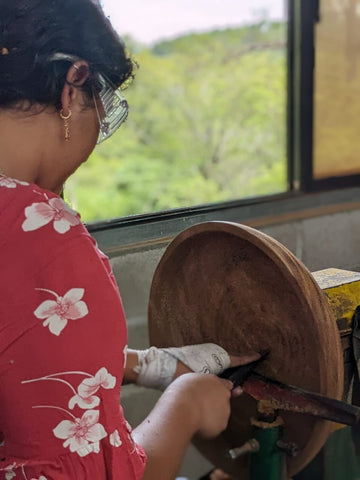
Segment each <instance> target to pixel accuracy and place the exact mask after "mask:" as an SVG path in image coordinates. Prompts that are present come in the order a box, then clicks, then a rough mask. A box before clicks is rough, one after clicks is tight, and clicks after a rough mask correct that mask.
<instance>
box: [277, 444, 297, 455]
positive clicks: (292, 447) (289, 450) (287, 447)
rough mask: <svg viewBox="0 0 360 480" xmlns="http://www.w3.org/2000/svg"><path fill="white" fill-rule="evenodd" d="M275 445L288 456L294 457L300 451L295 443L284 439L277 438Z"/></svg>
mask: <svg viewBox="0 0 360 480" xmlns="http://www.w3.org/2000/svg"><path fill="white" fill-rule="evenodd" d="M276 446H277V447H278V449H279V450H281V451H282V452H285V453H286V455H289V457H291V458H294V457H296V456H297V455H298V454H299V453H300V448H299V447H298V445H296V443H292V442H284V440H278V441H277V442H276Z"/></svg>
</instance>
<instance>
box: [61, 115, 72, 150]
mask: <svg viewBox="0 0 360 480" xmlns="http://www.w3.org/2000/svg"><path fill="white" fill-rule="evenodd" d="M59 115H60V118H61V120H64V128H65V140H66V141H67V142H68V141H69V140H70V129H69V122H68V120H69V118H71V115H72V112H71V110H70V108H69V113H68V114H67V115H64V111H63V109H61V110H60V113H59Z"/></svg>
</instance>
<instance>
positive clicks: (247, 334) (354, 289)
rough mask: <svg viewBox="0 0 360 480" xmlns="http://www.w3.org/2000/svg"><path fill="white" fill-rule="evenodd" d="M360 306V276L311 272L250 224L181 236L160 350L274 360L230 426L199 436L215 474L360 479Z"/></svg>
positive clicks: (157, 333)
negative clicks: (199, 348) (219, 349)
mask: <svg viewBox="0 0 360 480" xmlns="http://www.w3.org/2000/svg"><path fill="white" fill-rule="evenodd" d="M359 305H360V273H357V272H351V271H345V270H339V269H334V268H329V269H326V270H322V271H319V272H315V273H312V274H311V273H310V272H309V271H308V270H307V268H306V267H305V266H304V265H303V264H302V263H301V262H300V261H299V260H298V259H297V258H296V257H295V256H294V255H293V254H292V253H291V252H290V251H289V250H288V249H286V248H285V247H284V246H283V245H281V244H280V243H279V242H277V241H276V240H274V239H273V238H271V237H269V236H267V235H265V234H263V233H261V232H259V231H257V230H254V229H252V228H249V227H246V226H244V225H239V224H235V223H227V222H207V223H202V224H199V225H195V226H193V227H190V228H189V229H187V230H185V231H184V232H182V233H181V234H180V235H178V236H177V237H176V238H175V239H174V240H173V242H172V243H171V244H170V245H169V247H168V248H167V250H166V251H165V254H164V255H163V257H162V259H161V260H160V263H159V265H158V267H157V269H156V271H155V274H154V278H153V282H152V286H151V291H150V299H149V338H150V343H151V344H153V345H156V346H158V347H168V346H182V345H189V344H198V343H204V342H215V343H218V344H219V345H221V346H223V347H224V348H225V349H226V350H227V351H228V352H229V353H232V354H237V355H242V354H246V353H247V352H249V351H258V352H260V351H262V352H266V354H265V355H264V359H263V361H262V362H259V363H258V365H254V368H253V369H250V370H249V372H248V374H247V375H245V377H244V378H243V379H242V386H243V390H244V394H243V395H242V396H241V397H239V398H235V399H233V400H232V410H231V411H232V413H231V417H230V421H229V424H228V427H227V429H226V430H225V431H224V432H223V433H222V434H221V435H220V436H219V437H217V438H216V439H213V440H204V439H194V444H195V445H196V447H197V448H198V449H199V450H200V452H201V453H202V454H203V455H204V456H205V457H206V458H207V459H208V460H209V461H210V462H211V463H212V464H214V466H216V467H217V468H220V469H222V470H223V471H224V472H226V473H228V474H229V475H230V476H231V477H232V478H234V479H241V480H260V479H261V480H288V479H290V478H294V479H299V480H302V479H305V478H307V479H316V480H321V479H328V478H332V479H333V478H334V479H335V478H339V479H340V478H342V479H346V480H353V479H355V478H360V477H358V476H356V475H357V473H356V472H357V460H356V459H357V455H356V449H357V447H358V445H360V441H358V440H357V437H358V436H359V433H358V432H359V431H360V427H359V426H358V422H359V418H360V409H359V408H358V407H357V406H356V405H357V404H360V402H359V399H360V393H359V392H360V387H359V370H358V367H359V366H360V362H359V358H360V327H359V320H360V307H359ZM344 425H352V427H344ZM328 438H329V440H328V442H327V439H328ZM337 442H338V444H339V445H342V446H344V442H345V445H346V448H347V458H344V455H342V453H341V452H340V451H339V449H338V450H336V448H335V449H334V448H333V446H334V445H336V443H337ZM346 442H347V443H346ZM324 445H325V447H324ZM328 445H329V448H330V450H329V451H331V452H332V453H331V455H330V457H329V455H328V454H327V453H326V452H327V450H326V449H327V446H328ZM331 448H333V450H331ZM319 452H320V453H319ZM314 457H315V460H313V459H314ZM334 465H335V466H338V467H341V468H339V471H340V472H342V475H340V476H338V477H336V472H335V470H336V468H334V467H332V466H334ZM351 465H352V466H353V470H352V471H353V473H351V474H350V473H348V474H346V475H347V476H344V475H343V473H344V472H345V471H346V468H347V469H348V471H349V467H350V466H351ZM305 467H306V468H305ZM329 469H330V470H332V473H335V476H334V475H332V476H331V475H330V476H329V475H328V474H326V471H329ZM351 475H353V476H351Z"/></svg>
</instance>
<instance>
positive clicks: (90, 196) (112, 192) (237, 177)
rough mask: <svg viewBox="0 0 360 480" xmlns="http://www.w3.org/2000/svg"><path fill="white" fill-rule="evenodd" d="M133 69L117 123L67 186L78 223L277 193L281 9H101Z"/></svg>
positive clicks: (175, 2) (218, 5)
mask: <svg viewBox="0 0 360 480" xmlns="http://www.w3.org/2000/svg"><path fill="white" fill-rule="evenodd" d="M103 3H104V7H105V10H106V12H107V14H108V15H109V16H110V19H111V21H112V22H113V24H114V25H115V27H116V28H117V30H118V31H119V33H120V34H121V36H122V37H123V38H124V39H125V41H126V43H127V45H128V48H129V50H130V52H131V53H132V54H133V56H134V58H135V59H136V61H137V63H138V64H139V68H138V69H137V71H136V79H135V81H134V82H133V83H132V85H131V86H130V87H129V88H128V89H127V90H126V91H125V96H126V97H127V99H128V102H129V104H130V114H129V118H128V120H127V121H126V123H125V124H124V125H123V126H121V128H120V129H119V131H118V132H117V133H116V134H114V136H113V137H112V138H111V139H109V140H107V141H106V142H104V143H103V144H102V145H100V146H98V147H97V148H96V149H95V151H94V153H93V154H92V155H91V157H90V159H89V160H88V162H86V163H85V164H84V165H83V166H82V167H81V168H80V169H79V170H78V171H77V172H76V174H75V175H74V176H73V177H72V178H71V179H70V180H69V181H68V184H67V186H66V196H67V198H68V199H69V201H70V202H71V203H72V205H73V207H74V208H76V209H77V210H79V211H80V213H81V214H82V218H83V220H85V221H93V220H103V219H109V218H114V217H121V216H127V215H133V214H142V213H149V212H158V211H163V210H168V209H173V208H182V207H190V206H198V205H203V204H208V203H213V202H223V201H227V200H234V199H239V198H245V197H250V196H260V195H265V194H271V193H276V192H281V191H284V190H286V188H287V186H286V179H287V172H286V164H287V162H286V75H287V71H286V70H287V65H286V47H287V46H286V42H287V14H286V11H285V6H284V2H283V0H242V1H239V0H221V1H220V0H196V1H194V0H171V1H169V0H132V1H131V2H125V3H123V2H122V3H120V2H119V1H118V0H104V1H103Z"/></svg>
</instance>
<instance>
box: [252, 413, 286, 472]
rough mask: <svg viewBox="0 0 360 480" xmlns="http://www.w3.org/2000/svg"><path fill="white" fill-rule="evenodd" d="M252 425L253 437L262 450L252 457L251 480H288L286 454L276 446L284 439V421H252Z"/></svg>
mask: <svg viewBox="0 0 360 480" xmlns="http://www.w3.org/2000/svg"><path fill="white" fill-rule="evenodd" d="M251 423H252V426H253V432H252V437H253V438H255V439H256V440H257V441H258V442H259V444H260V449H259V451H258V452H256V453H253V454H251V456H250V480H283V479H286V463H285V454H284V453H283V452H282V451H280V450H279V448H278V447H277V445H276V443H277V442H278V441H279V440H281V439H282V433H283V422H282V420H281V419H280V418H278V419H277V420H276V421H275V422H273V423H266V422H260V421H258V420H254V419H252V420H251Z"/></svg>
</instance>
